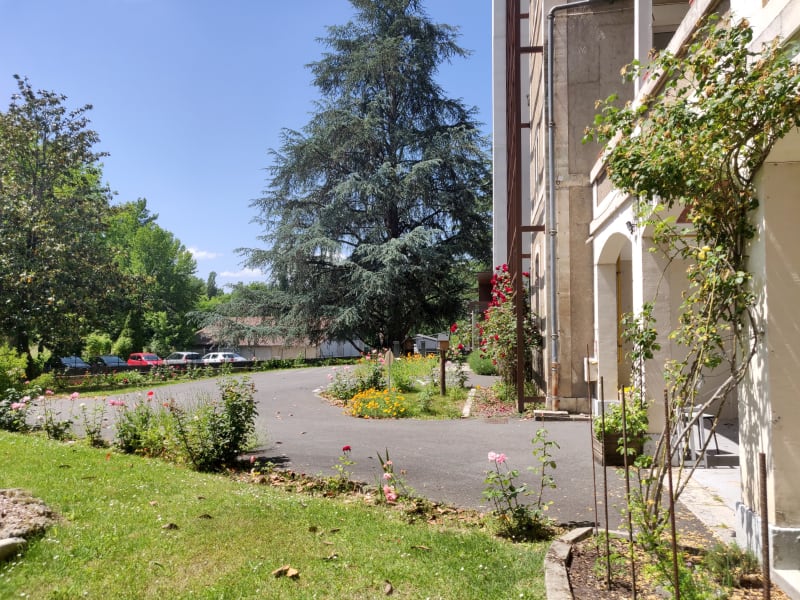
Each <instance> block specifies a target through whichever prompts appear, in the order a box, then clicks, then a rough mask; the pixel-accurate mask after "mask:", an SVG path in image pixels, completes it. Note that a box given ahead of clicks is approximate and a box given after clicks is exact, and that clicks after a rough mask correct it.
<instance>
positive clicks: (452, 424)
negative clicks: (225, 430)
mask: <svg viewBox="0 0 800 600" xmlns="http://www.w3.org/2000/svg"><path fill="white" fill-rule="evenodd" d="M328 372H329V371H328V370H327V369H302V370H296V371H295V370H293V371H281V372H275V373H259V374H257V375H255V376H254V381H255V383H256V388H257V390H258V391H257V395H256V396H257V399H258V405H259V417H258V431H259V433H260V434H261V435H262V436H265V439H264V440H263V445H262V447H261V448H260V449H259V451H258V452H257V454H258V455H259V456H262V457H265V458H267V459H269V460H272V461H273V462H275V463H276V464H277V465H280V466H283V467H285V468H290V469H292V470H293V471H297V472H302V473H307V474H310V475H316V474H323V475H334V474H335V471H333V469H332V468H333V466H334V465H335V464H337V462H338V457H339V455H340V454H341V449H342V447H343V446H345V445H348V446H350V447H351V448H352V452H351V458H352V460H353V461H355V463H356V464H354V465H352V466H351V467H349V469H350V470H351V471H352V472H353V475H354V479H358V480H361V481H366V482H368V483H377V481H378V479H379V478H380V476H381V474H382V470H381V466H380V464H379V459H378V457H377V453H378V452H381V453H384V452H385V451H386V450H388V452H389V455H390V456H391V458H392V461H393V462H394V466H395V470H398V469H404V470H405V471H406V481H407V482H408V484H409V485H410V486H411V488H413V489H414V490H415V491H416V492H417V494H419V495H420V496H424V497H426V498H429V499H431V500H435V501H440V502H446V503H450V504H454V505H457V506H462V507H468V508H477V509H487V508H489V507H488V506H487V504H486V501H485V500H484V498H483V497H482V491H483V489H484V477H485V474H486V471H487V469H489V468H490V466H491V465H490V463H489V462H488V459H487V455H488V453H489V452H490V451H495V452H503V453H504V454H506V455H507V456H508V457H509V464H510V466H511V467H512V468H515V469H518V470H519V471H520V479H521V480H522V481H527V482H529V483H530V484H535V483H536V481H537V478H536V476H535V475H534V473H531V472H528V471H527V468H528V467H529V466H533V465H534V464H536V461H535V458H534V456H533V454H532V450H533V445H532V444H531V439H532V438H533V436H534V435H535V432H536V430H537V429H538V428H540V427H546V428H547V431H548V437H549V439H552V440H555V441H556V442H558V444H559V446H560V449H558V450H556V451H555V452H554V457H555V460H556V462H557V465H558V466H557V469H556V470H555V472H554V473H553V475H554V476H555V479H556V483H557V486H558V487H557V488H556V489H555V490H547V492H546V493H545V498H546V499H547V500H553V501H554V502H553V506H552V507H551V509H550V512H551V513H552V516H553V517H554V518H556V519H557V520H558V521H561V522H569V521H574V522H583V521H593V520H594V510H595V509H594V501H593V498H594V494H593V489H594V488H593V483H592V460H591V442H590V431H589V423H588V422H586V421H549V422H546V423H542V422H538V421H532V420H527V419H519V418H515V417H512V418H509V419H507V420H506V421H505V422H500V423H498V422H489V421H487V420H485V419H481V418H468V419H460V420H451V421H425V420H411V419H399V420H366V419H355V418H353V417H350V416H347V415H346V414H345V413H344V412H343V410H342V409H341V408H338V407H335V406H332V405H330V404H329V403H328V402H326V401H325V400H323V399H321V398H319V396H318V395H317V394H316V391H317V390H319V389H320V388H322V387H324V386H325V384H326V383H327V374H328ZM481 381H482V382H483V384H484V385H485V384H486V381H485V380H481V379H480V378H476V377H473V383H478V382H481ZM597 481H598V486H597V489H598V493H599V494H600V497H602V471H601V470H599V469H598V470H597ZM622 488H623V484H622V481H621V480H620V479H619V478H618V477H617V476H616V475H615V474H614V473H613V472H611V471H609V489H613V491H614V493H615V497H617V498H621V496H620V494H621V490H622ZM616 504H617V505H618V504H619V501H616ZM600 506H601V507H602V504H600ZM599 510H600V511H601V515H600V516H601V520H604V519H603V516H602V508H600V509H599ZM609 512H610V515H609V516H610V520H611V522H612V524H614V523H617V522H618V513H619V510H618V509H617V508H613V509H611V510H610V511H609Z"/></svg>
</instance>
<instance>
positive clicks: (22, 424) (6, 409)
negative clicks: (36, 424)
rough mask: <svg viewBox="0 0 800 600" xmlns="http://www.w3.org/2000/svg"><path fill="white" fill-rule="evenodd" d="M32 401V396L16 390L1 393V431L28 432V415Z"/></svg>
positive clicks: (9, 389) (10, 389) (7, 389)
mask: <svg viewBox="0 0 800 600" xmlns="http://www.w3.org/2000/svg"><path fill="white" fill-rule="evenodd" d="M30 401H31V399H30V396H27V395H25V394H24V393H23V392H22V391H20V390H18V389H15V388H6V390H5V391H4V392H2V393H0V429H4V430H5V431H27V430H28V425H27V423H26V415H27V412H28V408H29V406H30Z"/></svg>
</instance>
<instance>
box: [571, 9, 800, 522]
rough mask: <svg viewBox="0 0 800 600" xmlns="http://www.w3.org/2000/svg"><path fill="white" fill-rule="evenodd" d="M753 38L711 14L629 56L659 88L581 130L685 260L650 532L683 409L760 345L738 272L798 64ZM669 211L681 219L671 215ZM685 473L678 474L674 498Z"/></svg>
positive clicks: (711, 393)
mask: <svg viewBox="0 0 800 600" xmlns="http://www.w3.org/2000/svg"><path fill="white" fill-rule="evenodd" d="M752 40H753V32H752V30H751V29H750V26H749V23H747V21H746V20H740V21H738V22H736V23H733V22H730V21H728V20H723V21H719V20H718V17H716V16H713V15H712V16H711V17H709V19H708V21H707V22H705V23H703V24H702V26H701V27H699V28H698V29H697V30H696V31H695V33H694V34H693V37H692V39H691V40H690V44H689V47H688V48H687V51H686V53H685V54H681V55H680V56H676V55H672V54H670V53H669V52H662V53H661V54H659V55H657V56H656V57H654V59H653V60H652V62H650V63H649V64H648V65H646V66H644V65H640V64H638V63H633V64H632V65H630V66H629V68H628V69H627V70H626V71H625V75H626V77H627V78H629V79H634V78H637V77H640V76H642V75H644V70H645V69H646V70H647V74H648V76H649V78H650V79H656V80H660V82H661V83H662V84H663V87H662V88H661V91H660V92H659V93H658V94H657V95H654V96H650V97H643V98H640V99H639V101H638V102H637V103H636V104H628V105H626V106H624V107H619V106H617V105H616V104H615V100H616V98H614V97H611V98H608V99H607V100H605V101H602V102H600V103H599V107H600V110H601V112H600V114H598V115H597V116H596V118H595V126H594V128H593V129H591V130H590V131H589V132H588V133H587V139H596V140H599V141H601V142H610V143H609V145H608V147H607V149H606V154H605V159H606V165H607V169H608V173H609V176H610V178H611V180H612V182H613V183H614V185H615V186H616V187H617V188H618V189H620V190H623V191H625V192H627V193H629V194H631V195H632V196H634V197H635V199H636V200H635V202H636V205H635V208H636V211H637V218H638V220H639V224H640V226H643V227H647V228H650V230H651V231H652V232H653V239H654V241H655V243H656V246H657V248H656V249H657V250H659V251H661V252H663V253H665V254H666V256H667V257H668V258H669V259H675V258H677V259H682V260H683V261H684V262H685V263H686V264H688V268H687V270H686V275H687V282H688V289H687V290H686V292H685V293H684V295H683V301H682V304H681V306H680V314H679V317H678V327H677V328H676V329H675V330H673V331H672V332H670V333H669V337H670V339H671V340H672V341H673V342H674V343H676V344H678V345H680V346H682V347H683V350H682V352H681V355H682V356H684V357H685V358H682V359H679V360H674V361H670V362H668V363H667V365H666V368H665V378H666V383H667V388H668V401H669V409H670V412H671V419H670V422H671V425H672V430H671V431H665V432H664V434H663V435H662V437H661V439H660V441H659V443H658V446H657V448H656V451H655V456H656V457H657V458H659V460H658V461H657V462H656V463H654V464H656V470H655V471H654V473H653V474H652V477H649V478H648V482H649V484H648V486H647V488H646V490H645V492H644V496H643V498H642V505H643V506H644V508H645V510H646V511H647V512H648V514H649V517H647V518H645V519H644V521H645V526H647V527H650V528H651V530H652V531H654V530H656V529H657V528H658V527H659V526H660V525H661V524H662V523H663V520H664V519H666V511H664V510H662V500H663V490H664V478H665V476H666V471H667V469H669V468H670V465H671V464H672V462H673V459H674V458H675V457H676V456H677V455H676V454H673V456H670V457H666V456H662V454H663V451H664V449H665V448H664V439H665V438H671V439H672V440H677V439H679V438H680V436H681V435H688V433H687V432H690V431H691V427H686V426H685V423H684V424H681V417H682V414H683V410H684V408H686V407H693V406H696V405H697V402H696V401H697V398H698V394H699V393H701V390H702V393H703V394H704V395H705V396H706V397H707V398H710V400H708V401H707V402H706V405H708V404H709V403H710V402H712V401H719V402H724V401H725V399H726V398H728V397H730V396H731V394H730V392H732V391H733V390H734V389H735V388H736V386H738V385H739V383H740V382H741V380H742V379H743V377H744V376H745V374H746V372H747V368H748V365H749V364H750V361H751V359H752V357H753V355H754V353H755V350H756V348H757V346H758V344H759V343H760V338H761V333H760V332H759V329H760V327H759V326H758V325H757V323H758V321H757V319H756V315H755V314H754V312H753V303H754V295H753V291H752V290H751V288H750V284H751V275H750V273H748V271H747V260H748V256H747V252H748V244H749V243H750V242H751V240H752V239H753V237H754V235H755V233H756V229H755V225H754V223H753V222H752V220H751V215H752V211H753V209H754V208H756V206H757V205H758V199H757V197H756V187H755V178H756V176H757V175H758V173H759V170H760V168H761V166H762V165H763V164H764V161H765V160H766V158H767V157H768V155H769V153H770V152H771V151H772V149H773V147H774V145H775V143H776V142H777V141H778V140H779V139H781V138H782V137H783V136H784V135H786V133H788V132H789V131H791V130H792V129H794V128H796V127H797V126H798V124H800V65H798V63H797V62H795V61H793V59H792V54H793V51H794V50H793V49H791V48H789V49H787V48H786V47H784V46H782V45H781V40H779V39H775V40H773V41H772V42H771V43H769V44H764V45H760V46H759V47H758V48H757V49H755V50H751V42H752ZM618 134H621V136H619V137H617V136H618ZM678 213H681V214H683V215H685V219H686V220H688V222H689V224H690V226H689V227H688V228H687V227H686V226H685V225H684V224H683V223H678V222H677V219H676V218H675V215H676V214H678ZM645 318H647V315H645ZM648 332H650V333H654V330H653V329H651V327H650V325H645V326H644V327H640V328H639V331H638V332H635V335H636V336H638V340H640V341H641V342H643V345H642V346H640V347H639V348H638V349H637V348H636V346H634V352H635V353H638V355H635V356H634V359H635V360H646V359H647V358H649V357H650V356H651V355H652V354H651V352H650V351H649V350H648V347H649V348H650V349H653V348H655V346H654V345H653V344H652V339H648ZM649 337H650V338H654V337H655V335H650V336H649ZM717 369H719V370H725V371H727V375H728V376H727V377H723V378H721V380H722V381H723V383H722V384H720V385H719V386H718V387H717V388H716V389H714V390H705V389H703V382H704V372H707V371H709V370H717ZM703 408H705V407H703ZM698 412H699V413H702V412H705V411H704V410H700V411H698ZM676 447H680V444H674V445H673V453H674V452H675V450H674V449H675V448H676ZM685 479H686V476H684V477H683V478H682V479H680V478H679V480H678V481H677V482H676V484H675V485H676V487H675V489H676V495H679V494H680V490H681V489H682V488H683V485H684V484H685Z"/></svg>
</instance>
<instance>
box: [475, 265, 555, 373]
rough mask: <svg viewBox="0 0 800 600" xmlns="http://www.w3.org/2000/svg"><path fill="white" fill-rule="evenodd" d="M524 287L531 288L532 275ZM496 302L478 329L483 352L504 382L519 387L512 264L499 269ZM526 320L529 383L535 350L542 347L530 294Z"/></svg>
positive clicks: (494, 290)
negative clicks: (510, 270)
mask: <svg viewBox="0 0 800 600" xmlns="http://www.w3.org/2000/svg"><path fill="white" fill-rule="evenodd" d="M522 276H523V288H524V289H527V288H528V280H529V278H530V274H529V273H525V272H523V273H522ZM491 283H492V299H491V301H490V302H489V308H487V309H486V312H485V313H484V315H483V321H482V322H481V323H480V324H479V326H478V334H479V336H480V345H481V353H482V354H483V355H484V356H485V357H487V358H489V359H491V361H492V363H493V364H494V365H495V367H496V368H497V371H498V373H499V374H500V376H501V377H502V379H503V382H504V383H506V384H509V385H515V384H516V374H517V366H516V362H515V359H516V355H517V317H516V314H515V313H514V288H513V286H512V281H511V274H510V273H509V271H508V265H501V266H499V267H496V268H495V272H494V275H493V276H492V280H491ZM523 310H524V321H523V339H524V343H525V356H526V359H527V360H526V365H525V367H526V368H525V372H526V380H530V379H531V378H532V369H533V367H532V356H531V351H532V349H533V348H534V347H535V346H538V347H541V335H540V334H539V332H538V330H537V328H536V326H535V323H534V320H533V315H532V314H531V311H530V302H529V299H528V295H527V294H525V306H524V309H523Z"/></svg>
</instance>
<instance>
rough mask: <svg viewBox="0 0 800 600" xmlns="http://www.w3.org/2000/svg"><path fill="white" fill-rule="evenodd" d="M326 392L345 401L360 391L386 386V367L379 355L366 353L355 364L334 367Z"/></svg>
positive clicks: (329, 376)
mask: <svg viewBox="0 0 800 600" xmlns="http://www.w3.org/2000/svg"><path fill="white" fill-rule="evenodd" d="M331 371H332V372H331V373H330V374H329V375H328V379H329V380H330V383H329V384H328V387H327V388H326V392H327V393H328V394H330V395H331V396H333V397H334V398H336V399H337V400H342V401H343V402H348V401H349V400H350V399H351V398H352V397H353V396H355V395H356V394H358V393H359V392H363V391H366V390H369V389H377V388H382V387H384V386H385V382H386V368H385V367H384V365H383V364H382V360H379V359H378V357H377V356H372V355H366V356H364V357H363V358H361V359H360V360H359V361H358V362H357V363H356V364H355V365H353V366H350V365H344V366H342V367H332V369H331Z"/></svg>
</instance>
